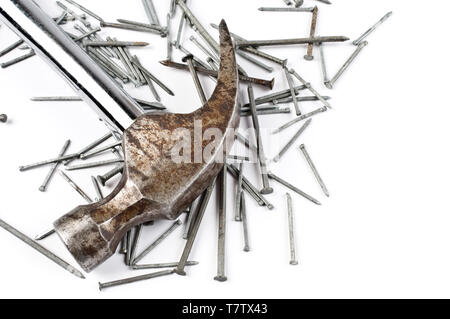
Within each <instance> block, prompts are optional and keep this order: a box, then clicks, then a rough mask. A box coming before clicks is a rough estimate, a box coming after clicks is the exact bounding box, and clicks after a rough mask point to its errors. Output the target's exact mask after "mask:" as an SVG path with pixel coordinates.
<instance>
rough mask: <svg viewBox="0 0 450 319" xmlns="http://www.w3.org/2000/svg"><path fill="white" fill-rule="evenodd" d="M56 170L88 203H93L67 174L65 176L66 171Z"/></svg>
mask: <svg viewBox="0 0 450 319" xmlns="http://www.w3.org/2000/svg"><path fill="white" fill-rule="evenodd" d="M58 172H59V174H60V175H61V176H62V177H63V178H64V179H65V180H66V181H67V182H68V183H69V185H70V186H72V188H73V189H74V190H76V191H77V193H78V194H80V195H81V196H82V197H83V198H84V199H85V200H86V201H87V202H88V203H89V204H91V203H93V201H92V199H91V198H90V197H89V196H88V195H87V194H86V193H85V192H84V191H83V190H82V189H81V188H80V186H78V185H77V184H75V182H74V181H73V180H72V179H71V178H70V177H69V176H67V174H66V173H64V172H63V171H61V170H58Z"/></svg>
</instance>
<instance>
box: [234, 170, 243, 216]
mask: <svg viewBox="0 0 450 319" xmlns="http://www.w3.org/2000/svg"><path fill="white" fill-rule="evenodd" d="M243 168H244V163H242V162H241V163H240V164H239V176H238V181H237V188H236V199H235V206H234V220H235V221H237V222H240V221H242V216H241V194H242V179H243V177H244V175H243Z"/></svg>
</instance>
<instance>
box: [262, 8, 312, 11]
mask: <svg viewBox="0 0 450 319" xmlns="http://www.w3.org/2000/svg"><path fill="white" fill-rule="evenodd" d="M258 10H259V11H265V12H313V10H314V8H312V7H309V8H275V7H261V8H258Z"/></svg>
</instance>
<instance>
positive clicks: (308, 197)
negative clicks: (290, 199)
mask: <svg viewBox="0 0 450 319" xmlns="http://www.w3.org/2000/svg"><path fill="white" fill-rule="evenodd" d="M269 177H270V178H271V179H273V180H275V181H277V182H278V183H280V184H281V185H283V186H285V187H287V188H289V189H291V190H292V191H294V192H296V193H297V194H299V195H300V196H303V197H304V198H306V199H307V200H309V201H311V202H313V203H314V204H316V205H322V204H321V203H320V202H319V201H318V200H317V199H315V198H313V197H312V196H310V195H308V194H306V193H305V192H303V191H301V190H300V189H298V188H297V187H295V186H293V185H292V184H290V183H288V182H286V181H285V180H283V179H281V178H280V177H278V176H276V175H274V174H272V173H269Z"/></svg>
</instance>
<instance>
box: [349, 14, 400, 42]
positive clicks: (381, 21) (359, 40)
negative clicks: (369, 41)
mask: <svg viewBox="0 0 450 319" xmlns="http://www.w3.org/2000/svg"><path fill="white" fill-rule="evenodd" d="M391 15H392V11H391V12H388V13H386V15H385V16H383V17H382V18H381V19H380V20H379V21H378V22H377V23H375V25H374V26H373V27H371V28H370V29H369V30H367V31H366V32H364V33H363V34H362V35H361V36H360V37H359V38H358V39H356V40H355V41H353V44H354V45H360V44H361V43H362V41H363V40H364V39H365V38H367V37H368V36H369V35H370V34H371V33H372V32H373V31H375V30H376V29H377V28H378V27H379V26H380V25H381V24H382V23H383V22H384V21H386V20H387V19H388V18H389V17H390V16H391Z"/></svg>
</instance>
